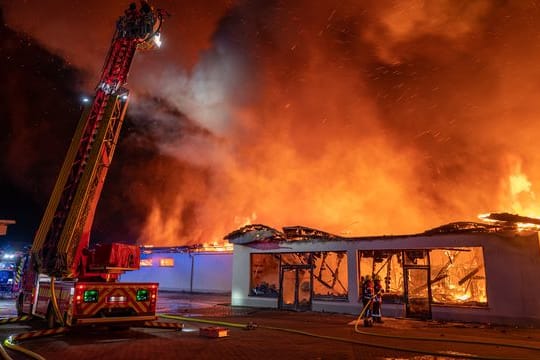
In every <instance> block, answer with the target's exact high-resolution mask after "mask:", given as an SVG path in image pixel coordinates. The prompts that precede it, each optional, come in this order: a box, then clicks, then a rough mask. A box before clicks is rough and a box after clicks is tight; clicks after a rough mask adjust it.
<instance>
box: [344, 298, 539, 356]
mask: <svg viewBox="0 0 540 360" xmlns="http://www.w3.org/2000/svg"><path fill="white" fill-rule="evenodd" d="M370 304H371V300H370V301H369V302H368V303H367V304H366V305H365V306H364V308H363V309H362V311H361V312H360V315H358V318H357V319H356V321H355V323H354V331H355V332H357V333H358V334H362V335H369V336H379V337H384V338H389V339H401V340H415V341H433V342H453V343H462V344H474V345H489V346H502V347H510V348H518V349H526V350H534V351H540V347H536V346H530V345H520V344H512V343H495V342H491V341H481V340H464V339H455V338H446V337H445V338H430V337H418V336H402V335H387V334H379V333H373V332H367V331H360V330H358V324H359V323H360V320H361V319H362V317H363V316H364V313H365V312H366V309H367V308H368V307H369V306H370Z"/></svg>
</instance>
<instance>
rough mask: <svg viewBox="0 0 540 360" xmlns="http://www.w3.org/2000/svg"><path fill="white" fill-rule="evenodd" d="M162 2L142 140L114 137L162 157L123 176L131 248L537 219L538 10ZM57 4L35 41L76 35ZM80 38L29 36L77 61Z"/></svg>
mask: <svg viewBox="0 0 540 360" xmlns="http://www.w3.org/2000/svg"><path fill="white" fill-rule="evenodd" d="M14 3H15V2H14ZM188 3H189V4H188ZM212 3H217V2H212ZM37 4H38V2H36V4H35V5H34V6H41V5H37ZM107 4H108V3H107ZM102 5H103V4H102ZM89 6H90V5H89ZM103 6H104V8H108V9H109V10H110V7H112V6H113V5H103ZM114 6H117V5H114ZM166 6H171V7H172V8H171V9H168V10H169V11H170V12H171V13H173V15H174V16H173V17H172V18H171V19H170V20H169V21H170V22H171V23H172V25H171V24H168V25H169V26H168V29H171V28H172V29H175V28H176V29H180V30H179V31H178V32H174V31H169V32H168V33H167V32H166V33H164V34H163V38H164V40H163V46H162V55H160V57H157V58H155V57H152V59H154V60H152V59H150V58H148V59H146V58H142V57H141V58H140V59H138V60H137V63H136V64H134V69H133V72H132V75H131V83H130V87H131V88H132V89H134V90H135V91H134V92H136V93H137V94H136V95H137V96H136V97H135V99H134V101H133V102H132V107H131V108H130V116H132V117H133V118H135V121H136V125H137V126H138V127H139V128H140V129H142V130H144V131H140V132H137V133H133V134H130V135H128V136H129V138H128V139H127V140H126V142H127V143H128V144H131V145H132V146H134V147H137V146H139V147H140V146H144V144H148V143H150V144H152V146H153V147H155V148H156V149H157V150H158V151H159V156H157V157H154V158H151V159H146V160H145V161H144V162H142V163H140V164H131V165H130V166H131V167H130V168H128V169H127V170H126V173H127V174H129V176H126V178H129V180H130V181H133V183H132V184H131V183H130V184H126V187H125V188H126V190H125V197H126V198H128V199H129V203H130V204H132V205H133V208H135V209H138V210H140V211H142V212H144V214H145V215H146V216H145V220H144V223H143V224H142V225H141V224H137V225H138V226H140V228H141V231H140V236H139V242H141V243H151V244H154V245H156V246H157V245H177V244H198V243H213V242H216V241H217V242H221V239H222V237H223V236H224V235H225V234H227V233H229V232H230V231H232V230H234V229H236V228H238V227H240V226H242V225H245V224H246V223H250V222H255V221H256V222H257V223H264V224H267V225H269V226H272V227H275V228H281V227H282V226H286V225H305V226H308V227H313V228H319V229H322V230H325V231H328V232H331V233H335V234H340V235H359V236H360V235H371V234H399V233H411V232H420V231H423V230H425V229H428V228H432V227H435V226H438V225H440V224H444V223H448V222H452V221H460V220H471V219H474V218H475V216H476V214H478V213H481V212H485V211H486V210H493V211H506V212H512V213H519V214H523V215H528V216H534V215H535V214H540V208H539V205H538V204H537V202H536V198H535V195H534V194H535V191H537V190H536V188H535V186H537V184H539V183H540V161H538V160H540V159H537V157H539V156H538V155H537V153H538V151H536V147H537V139H536V137H535V136H533V135H532V134H536V133H538V121H537V119H538V117H539V116H540V107H539V106H538V78H539V77H540V66H539V65H538V64H540V51H539V50H538V49H537V47H536V45H535V44H536V43H538V38H537V34H538V31H539V29H540V25H539V23H538V22H537V21H531V19H535V18H540V7H535V5H534V4H533V3H525V2H520V1H516V2H504V3H500V2H488V1H450V0H447V1H436V2H431V1H428V2H425V1H410V2H403V1H397V0H395V1H392V0H388V1H380V0H377V1H362V2H358V1H343V2H340V3H339V4H337V5H336V2H333V1H332V2H324V1H321V2H313V1H299V2H292V3H291V2H263V3H261V2H249V1H248V2H239V3H238V4H232V5H231V3H230V2H228V1H224V2H222V3H220V4H214V5H212V6H209V5H207V4H204V2H202V3H200V4H198V3H195V4H194V3H192V2H186V4H184V3H183V2H182V1H179V2H174V3H167V5H166ZM118 7H120V5H118ZM69 9H70V8H67V9H64V11H60V12H58V14H57V17H56V18H51V17H48V18H49V19H51V21H50V22H49V23H50V25H47V24H43V25H44V26H46V27H47V30H48V32H45V33H44V34H50V33H51V32H52V31H53V30H54V29H55V27H58V26H60V25H61V24H64V25H66V23H69V22H70V21H73V24H71V25H74V23H75V20H72V19H71V17H70V16H69V14H65V11H70V10H69ZM46 10H47V9H43V11H46ZM21 11H22V10H21V8H20V7H18V6H17V5H8V6H7V10H6V17H7V20H8V22H12V23H14V24H16V25H17V26H19V27H20V28H22V29H25V30H27V31H32V30H33V27H32V24H24V23H19V21H23V20H20V19H25V18H27V17H24V16H17V15H18V14H20V13H21ZM73 11H78V10H73ZM111 13H113V14H114V13H116V12H112V11H111ZM59 14H62V18H60V17H58V16H60V15H59ZM201 14H203V15H201ZM98 15H99V16H98ZM51 16H52V15H51ZM85 16H86V17H90V18H91V16H92V14H91V13H85ZM95 18H96V19H98V18H99V19H102V18H104V16H103V14H101V13H99V14H98V13H96V14H95ZM70 19H71V20H70ZM75 19H78V17H77V16H75ZM197 19H199V20H197ZM91 20H92V19H89V20H88V21H91ZM94 20H95V19H94ZM90 28H92V30H95V27H90ZM106 28H107V29H108V28H109V27H106ZM186 29H189V30H186ZM75 30H78V28H77V27H75ZM64 33H65V32H64ZM212 33H213V35H212V36H210V34H212ZM92 34H93V36H98V34H96V33H94V32H92ZM83 35H84V34H78V36H77V37H76V38H74V39H72V38H70V37H69V36H68V37H67V38H63V39H61V40H62V41H60V39H58V38H57V37H54V36H44V35H42V36H41V37H40V39H41V40H42V41H44V42H45V43H46V44H48V45H50V46H51V47H54V48H61V49H64V51H66V52H67V53H68V54H69V55H70V56H71V57H72V59H73V61H75V62H77V61H79V63H81V64H84V65H88V61H90V60H89V59H91V57H88V56H80V54H83V53H85V51H86V50H88V49H80V47H81V46H84V43H82V42H81V41H80V38H82V37H83ZM109 35H110V34H106V33H103V39H106V38H108V36H109ZM100 36H101V35H100ZM51 39H54V40H51ZM209 39H210V40H209ZM96 43H106V41H99V42H98V41H96ZM71 45H73V46H74V48H76V49H79V50H80V51H77V52H74V51H73V49H72V47H71ZM92 50H95V49H92ZM90 53H93V52H90ZM100 57H101V54H100V55H99V58H100ZM96 58H98V57H97V54H96ZM186 59H188V60H186ZM193 59H195V60H194V61H189V60H193ZM152 61H154V62H153V63H150V62H152ZM156 62H157V63H156ZM192 63H193V66H191V64H192ZM149 64H152V65H154V66H149ZM99 65H100V64H99V61H96V64H90V65H89V66H93V67H96V68H97V67H99ZM91 83H94V82H93V81H91ZM145 94H146V95H145ZM148 95H150V96H148ZM149 98H151V99H149ZM156 99H157V101H156ZM119 151H121V150H119ZM149 177H150V178H149ZM137 178H143V179H144V180H142V181H140V180H136V179H137ZM137 181H138V182H137ZM104 196H105V194H104Z"/></svg>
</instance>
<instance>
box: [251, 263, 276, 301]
mask: <svg viewBox="0 0 540 360" xmlns="http://www.w3.org/2000/svg"><path fill="white" fill-rule="evenodd" d="M278 287H279V254H251V282H250V291H249V294H250V295H254V296H269V297H277V296H278Z"/></svg>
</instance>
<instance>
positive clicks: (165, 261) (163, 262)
mask: <svg viewBox="0 0 540 360" xmlns="http://www.w3.org/2000/svg"><path fill="white" fill-rule="evenodd" d="M159 266H161V267H173V266H174V259H173V258H162V259H159Z"/></svg>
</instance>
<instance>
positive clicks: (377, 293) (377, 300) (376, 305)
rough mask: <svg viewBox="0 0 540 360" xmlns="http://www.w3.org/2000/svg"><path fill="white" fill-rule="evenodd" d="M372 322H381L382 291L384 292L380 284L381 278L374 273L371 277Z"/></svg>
mask: <svg viewBox="0 0 540 360" xmlns="http://www.w3.org/2000/svg"><path fill="white" fill-rule="evenodd" d="M373 292H374V295H373V312H372V317H373V322H376V323H383V320H382V312H381V309H382V293H383V292H384V290H383V287H382V284H381V278H380V277H378V276H377V275H375V276H374V277H373Z"/></svg>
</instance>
